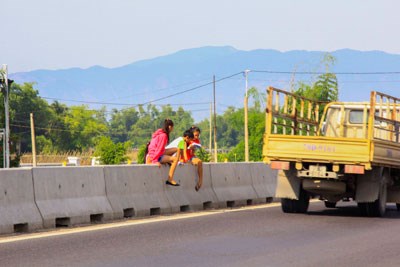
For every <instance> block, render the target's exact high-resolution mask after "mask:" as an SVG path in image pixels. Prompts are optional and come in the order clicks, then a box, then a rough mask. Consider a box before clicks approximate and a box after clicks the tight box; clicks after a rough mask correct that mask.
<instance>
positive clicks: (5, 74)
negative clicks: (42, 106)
mask: <svg viewBox="0 0 400 267" xmlns="http://www.w3.org/2000/svg"><path fill="white" fill-rule="evenodd" d="M2 69H3V79H4V80H3V86H4V113H5V128H4V138H5V139H4V142H5V147H4V149H5V152H6V160H5V165H4V168H10V118H9V117H10V113H9V110H8V70H7V65H6V64H3V68H2Z"/></svg>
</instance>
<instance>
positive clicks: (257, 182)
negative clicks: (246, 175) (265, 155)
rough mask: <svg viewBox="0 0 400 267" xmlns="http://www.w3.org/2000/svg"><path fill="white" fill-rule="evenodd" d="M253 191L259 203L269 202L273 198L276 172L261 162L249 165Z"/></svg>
mask: <svg viewBox="0 0 400 267" xmlns="http://www.w3.org/2000/svg"><path fill="white" fill-rule="evenodd" d="M249 164H250V172H251V179H252V182H253V187H254V190H255V191H256V193H257V196H258V199H259V201H261V202H271V201H272V200H273V198H274V196H275V190H276V182H277V175H278V171H277V170H273V169H271V167H270V166H269V165H267V164H265V163H262V162H255V163H249Z"/></svg>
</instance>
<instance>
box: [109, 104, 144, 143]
mask: <svg viewBox="0 0 400 267" xmlns="http://www.w3.org/2000/svg"><path fill="white" fill-rule="evenodd" d="M138 120H139V112H138V111H137V110H136V109H135V108H128V109H123V110H121V111H118V110H117V109H113V110H112V113H111V120H110V123H109V124H110V135H111V139H112V140H113V141H114V142H126V141H127V140H128V139H129V131H130V130H131V128H132V126H133V125H134V124H135V123H136V122H137V121H138Z"/></svg>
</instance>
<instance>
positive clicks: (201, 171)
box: [192, 158, 203, 188]
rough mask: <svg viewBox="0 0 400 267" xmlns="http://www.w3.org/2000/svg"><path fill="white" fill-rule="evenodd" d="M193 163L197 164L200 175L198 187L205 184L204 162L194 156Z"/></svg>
mask: <svg viewBox="0 0 400 267" xmlns="http://www.w3.org/2000/svg"><path fill="white" fill-rule="evenodd" d="M192 163H193V164H194V165H197V174H198V176H199V181H198V182H197V186H196V188H200V187H201V186H202V185H203V162H202V161H201V160H200V159H198V158H193V159H192Z"/></svg>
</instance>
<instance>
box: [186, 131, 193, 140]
mask: <svg viewBox="0 0 400 267" xmlns="http://www.w3.org/2000/svg"><path fill="white" fill-rule="evenodd" d="M183 137H189V138H191V139H193V138H194V135H193V132H192V131H191V130H186V131H184V132H183Z"/></svg>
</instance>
